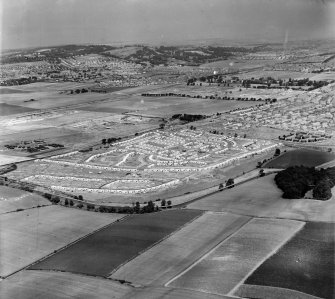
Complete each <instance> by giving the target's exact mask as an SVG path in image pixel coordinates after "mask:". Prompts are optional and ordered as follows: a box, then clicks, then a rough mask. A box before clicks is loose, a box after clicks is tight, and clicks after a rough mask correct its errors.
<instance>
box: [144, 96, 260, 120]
mask: <svg viewBox="0 0 335 299" xmlns="http://www.w3.org/2000/svg"><path fill="white" fill-rule="evenodd" d="M255 105H257V102H252V101H225V100H205V99H202V100H198V99H192V102H191V103H181V104H175V105H170V106H164V107H160V108H151V109H147V110H143V111H140V112H139V113H140V114H142V115H143V116H145V115H150V116H156V117H166V116H172V115H174V114H183V113H186V114H202V115H212V114H216V113H217V112H221V113H222V112H226V111H230V110H233V109H236V108H246V107H253V106H255Z"/></svg>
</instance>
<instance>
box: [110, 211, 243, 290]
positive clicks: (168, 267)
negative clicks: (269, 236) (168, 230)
mask: <svg viewBox="0 0 335 299" xmlns="http://www.w3.org/2000/svg"><path fill="white" fill-rule="evenodd" d="M248 220H249V218H248V217H244V216H237V215H233V214H226V213H220V214H217V213H206V214H204V215H202V216H200V217H199V218H197V219H195V220H194V221H193V222H191V223H190V224H188V225H187V226H185V227H183V228H182V229H181V230H179V231H177V232H176V233H174V234H173V235H172V236H170V237H169V238H167V239H165V240H164V241H162V242H160V243H159V244H157V245H156V246H154V247H152V248H150V249H149V250H147V251H145V252H144V253H142V254H141V255H139V256H138V257H136V258H135V259H133V260H131V261H130V262H129V263H127V264H125V265H123V266H122V267H121V268H119V269H118V270H117V271H116V272H115V273H113V275H112V276H111V278H114V279H123V280H126V281H131V282H133V283H138V284H141V285H158V284H159V285H163V284H165V283H167V282H168V281H169V280H170V279H172V278H173V277H174V276H176V275H177V274H178V273H180V272H181V271H183V270H184V269H186V268H187V267H189V266H190V265H191V264H192V263H193V262H194V261H196V260H198V259H199V258H200V257H201V256H203V255H204V254H205V253H206V252H208V251H209V250H210V249H212V248H213V247H215V246H216V245H217V244H218V243H220V242H221V241H222V240H224V239H225V238H227V237H229V236H230V235H231V234H233V233H234V232H235V231H236V230H238V229H239V228H240V227H241V226H243V225H244V224H245V223H246V222H247V221H248Z"/></svg>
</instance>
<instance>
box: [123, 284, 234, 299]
mask: <svg viewBox="0 0 335 299" xmlns="http://www.w3.org/2000/svg"><path fill="white" fill-rule="evenodd" d="M127 296H128V297H126V298H131V299H157V298H160V299H233V298H232V297H228V296H221V295H216V294H209V293H203V292H198V291H194V290H183V289H177V288H176V289H175V288H164V287H144V288H136V289H133V291H132V292H130V293H129V294H127Z"/></svg>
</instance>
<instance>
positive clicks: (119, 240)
mask: <svg viewBox="0 0 335 299" xmlns="http://www.w3.org/2000/svg"><path fill="white" fill-rule="evenodd" d="M200 214H201V212H199V211H196V210H172V211H164V212H160V213H153V214H143V215H131V216H129V217H128V218H127V219H125V220H124V221H121V222H118V223H115V224H113V225H112V226H109V227H107V228H106V229H103V230H101V231H99V232H97V233H95V234H92V235H90V236H89V237H87V238H85V239H83V240H81V241H80V242H78V243H75V244H74V245H72V246H70V247H68V248H66V249H65V250H63V251H60V252H58V253H57V254H55V255H53V256H51V257H50V258H47V259H45V260H43V261H42V262H40V263H38V264H35V265H33V266H32V267H31V268H30V269H43V270H60V271H68V272H75V273H85V274H90V275H98V276H108V275H109V273H110V272H111V271H113V270H114V269H116V268H117V267H118V266H120V265H122V264H123V263H125V262H127V261H128V260H130V259H132V258H134V257H136V256H137V255H138V254H139V253H140V252H142V251H143V250H145V249H147V248H149V247H150V246H152V245H154V244H155V243H156V242H158V241H160V240H161V239H162V238H164V237H166V236H167V235H169V234H171V233H172V232H174V231H175V230H176V229H178V228H180V227H182V226H183V225H184V224H186V223H187V222H189V221H191V220H192V219H194V218H195V217H197V216H199V215H200Z"/></svg>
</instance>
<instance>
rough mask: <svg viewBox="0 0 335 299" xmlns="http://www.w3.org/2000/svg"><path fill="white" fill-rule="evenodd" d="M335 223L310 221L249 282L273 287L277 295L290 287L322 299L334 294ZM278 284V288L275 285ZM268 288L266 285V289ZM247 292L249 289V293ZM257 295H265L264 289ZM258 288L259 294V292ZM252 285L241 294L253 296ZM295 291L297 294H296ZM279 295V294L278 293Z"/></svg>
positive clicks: (260, 296) (261, 296)
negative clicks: (251, 292) (250, 291)
mask: <svg viewBox="0 0 335 299" xmlns="http://www.w3.org/2000/svg"><path fill="white" fill-rule="evenodd" d="M334 227H335V226H334V224H333V223H317V222H309V223H307V224H306V225H305V227H304V228H303V229H302V230H301V231H300V232H299V233H298V234H297V235H296V236H295V237H294V238H293V239H291V240H290V241H289V242H288V243H287V244H285V245H284V246H283V247H282V248H281V249H280V250H279V251H278V252H277V253H276V254H275V255H273V256H272V257H270V258H269V259H268V260H267V261H265V262H264V263H263V264H262V265H261V266H260V267H259V268H258V269H257V270H256V271H255V272H254V273H253V274H252V275H251V276H250V277H249V278H248V279H247V280H246V282H245V284H247V285H260V286H269V287H270V290H272V292H273V293H274V294H285V293H282V291H281V289H276V288H282V289H284V290H286V291H287V292H288V293H289V291H288V290H290V289H292V290H293V291H299V292H302V293H307V294H309V295H312V296H316V297H321V298H327V299H328V298H329V299H331V298H333V296H334V273H335V271H334ZM272 287H274V288H272ZM265 289H266V288H265ZM245 291H247V292H245ZM253 291H254V293H253V296H256V297H257V298H275V297H272V295H270V297H268V295H266V296H265V297H264V295H263V294H266V293H263V291H262V288H260V289H257V287H255V288H253ZM255 291H256V293H257V294H256V293H255ZM249 294H250V293H249V292H248V287H247V288H245V289H244V291H243V287H242V289H241V292H240V291H239V290H238V291H237V295H240V296H247V297H249ZM294 294H295V293H294V292H293V294H292V295H293V296H294ZM274 296H276V295H274Z"/></svg>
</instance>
